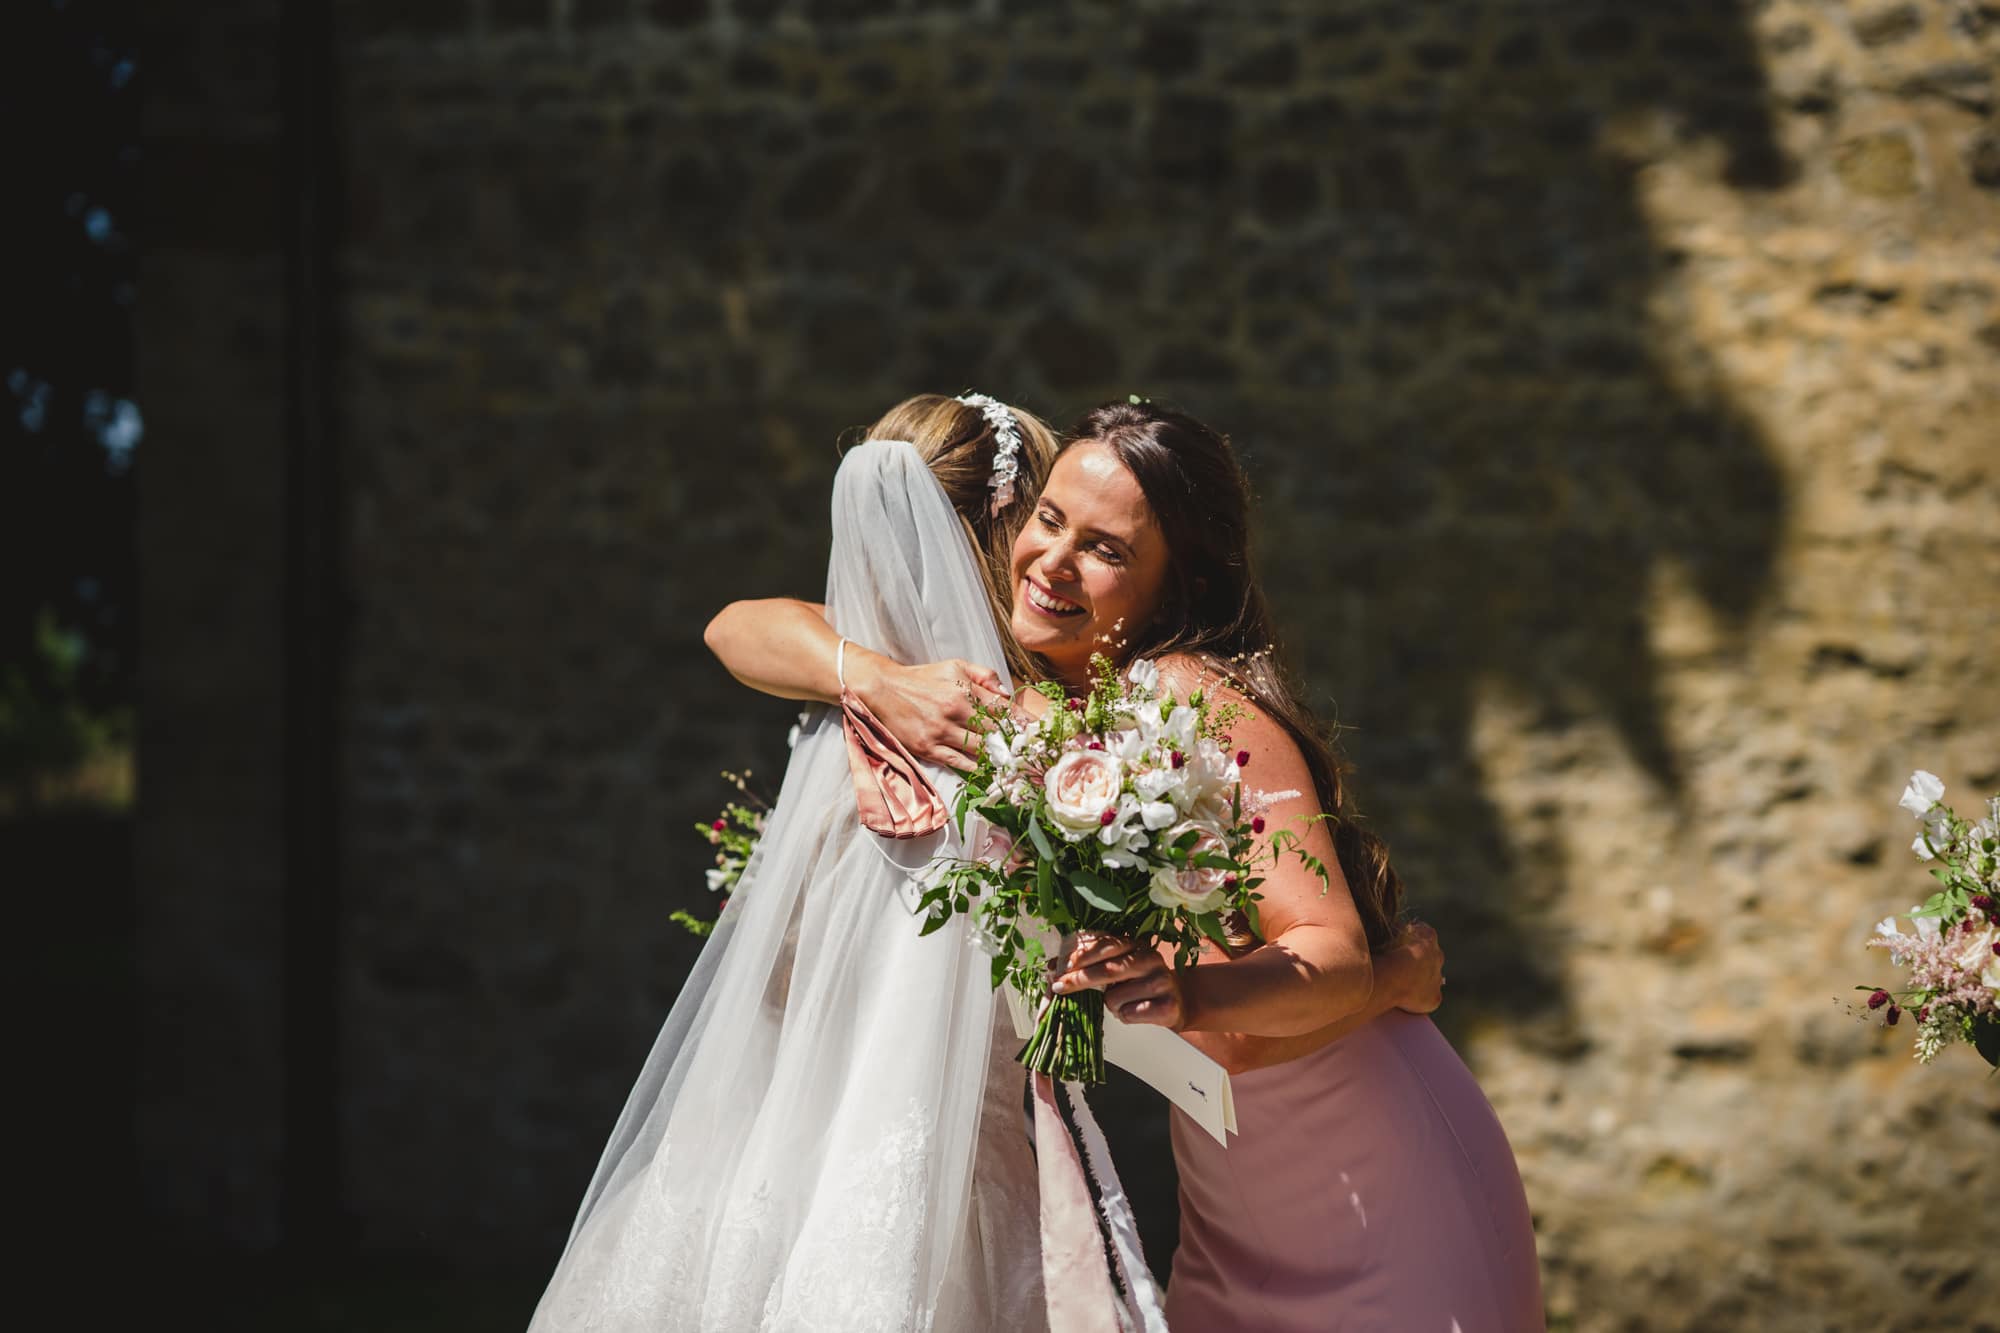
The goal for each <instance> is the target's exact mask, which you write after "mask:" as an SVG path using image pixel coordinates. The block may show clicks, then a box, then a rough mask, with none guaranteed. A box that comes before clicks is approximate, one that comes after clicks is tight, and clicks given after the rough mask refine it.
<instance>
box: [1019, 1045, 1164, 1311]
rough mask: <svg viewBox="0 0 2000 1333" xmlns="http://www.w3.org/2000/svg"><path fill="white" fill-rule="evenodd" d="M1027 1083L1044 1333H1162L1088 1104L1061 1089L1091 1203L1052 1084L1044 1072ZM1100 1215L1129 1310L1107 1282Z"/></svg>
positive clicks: (1125, 1205) (1134, 1227) (1132, 1227)
mask: <svg viewBox="0 0 2000 1333" xmlns="http://www.w3.org/2000/svg"><path fill="white" fill-rule="evenodd" d="M1033 1081H1034V1089H1035V1156H1036V1159H1037V1161H1038V1162H1039V1166H1040V1172H1041V1193H1042V1289H1043V1291H1044V1292H1046V1293H1047V1297H1048V1309H1049V1333H1126V1331H1127V1330H1131V1329H1135V1328H1139V1329H1144V1330H1145V1333H1167V1316H1166V1311H1165V1309H1164V1308H1163V1307H1162V1304H1161V1301H1160V1289H1159V1286H1158V1284H1156V1283H1155V1282H1154V1281H1153V1274H1152V1272H1151V1271H1150V1270H1148V1269H1147V1267H1146V1259H1145V1255H1144V1254H1143V1253H1142V1252H1141V1251H1140V1249H1139V1227H1138V1223H1137V1222H1136V1221H1135V1220H1134V1219H1133V1217H1132V1207H1131V1204H1130V1203H1129V1202H1128V1201H1127V1200H1126V1198H1125V1189H1124V1186H1123V1185H1122V1184H1121V1183H1120V1182H1119V1180H1118V1172H1117V1171H1116V1170H1115V1169H1114V1168H1113V1167H1112V1165H1111V1150H1110V1147H1109V1145H1107V1144H1106V1143H1105V1142H1104V1131H1103V1130H1102V1129H1100V1128H1099V1127H1098V1124H1097V1118H1096V1117H1095V1116H1093V1115H1092V1114H1091V1113H1090V1104H1089V1103H1088V1102H1086V1101H1085V1100H1084V1098H1083V1094H1082V1093H1081V1092H1080V1091H1079V1090H1078V1088H1077V1085H1076V1084H1074V1083H1066V1084H1064V1085H1063V1090H1064V1092H1065V1093H1067V1094H1068V1096H1069V1105H1070V1112H1071V1114H1072V1115H1074V1116H1075V1117H1076V1126H1077V1133H1078V1135H1079V1136H1080V1137H1081V1138H1082V1140H1083V1147H1084V1151H1085V1152H1086V1153H1087V1154H1088V1155H1089V1157H1090V1170H1091V1174H1092V1175H1094V1176H1096V1177H1097V1186H1098V1198H1097V1202H1096V1203H1095V1204H1093V1203H1092V1202H1091V1197H1090V1182H1089V1180H1087V1179H1086V1178H1085V1176H1084V1171H1083V1160H1082V1158H1081V1157H1080V1156H1079V1155H1078V1153H1077V1144H1076V1140H1075V1139H1072V1138H1071V1137H1070V1132H1069V1126H1067V1125H1065V1124H1064V1123H1063V1118H1062V1112H1061V1111H1059V1110H1057V1108H1056V1089H1055V1082H1054V1081H1053V1080H1052V1079H1050V1077H1049V1076H1048V1075H1047V1074H1036V1075H1034V1080H1033ZM1100 1216H1101V1217H1102V1218H1103V1220H1104V1226H1105V1231H1106V1232H1108V1233H1109V1234H1110V1236H1111V1244H1112V1250H1113V1252H1114V1256H1115V1258H1116V1262H1117V1265H1118V1272H1119V1275H1120V1277H1122V1278H1123V1280H1124V1283H1125V1290H1126V1292H1127V1293H1128V1294H1129V1296H1130V1303H1129V1304H1128V1303H1127V1301H1126V1300H1125V1299H1124V1298H1121V1297H1120V1296H1119V1294H1118V1291H1117V1289H1116V1288H1115V1287H1113V1285H1112V1283H1111V1265H1110V1263H1109V1262H1107V1259H1106V1256H1105V1253H1104V1242H1103V1233H1100V1232H1099V1230H1098V1225H1097V1224H1098V1219H1099V1217H1100Z"/></svg>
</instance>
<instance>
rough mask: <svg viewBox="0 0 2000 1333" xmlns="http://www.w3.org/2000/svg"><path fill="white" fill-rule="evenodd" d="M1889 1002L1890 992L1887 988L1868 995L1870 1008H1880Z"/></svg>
mask: <svg viewBox="0 0 2000 1333" xmlns="http://www.w3.org/2000/svg"><path fill="white" fill-rule="evenodd" d="M1887 1003H1889V992H1888V991H1885V990H1878V991H1876V992H1875V993H1874V994H1873V995H1871V996H1869V997H1868V1007H1869V1008H1870V1009H1880V1008H1881V1007H1882V1006H1883V1005H1885V1004H1887Z"/></svg>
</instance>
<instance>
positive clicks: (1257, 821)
mask: <svg viewBox="0 0 2000 1333" xmlns="http://www.w3.org/2000/svg"><path fill="white" fill-rule="evenodd" d="M1250 831H1251V832H1252V833H1262V832H1263V831H1264V816H1262V815H1256V816H1254V817H1253V818H1252V819H1251V820H1250Z"/></svg>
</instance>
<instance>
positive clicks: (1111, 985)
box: [1052, 931, 1187, 1031]
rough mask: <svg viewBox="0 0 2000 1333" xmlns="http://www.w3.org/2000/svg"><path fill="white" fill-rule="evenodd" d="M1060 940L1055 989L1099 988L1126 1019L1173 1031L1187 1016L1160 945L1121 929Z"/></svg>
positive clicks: (1174, 975) (1178, 982)
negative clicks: (1118, 932)
mask: <svg viewBox="0 0 2000 1333" xmlns="http://www.w3.org/2000/svg"><path fill="white" fill-rule="evenodd" d="M1063 946H1064V947H1063V949H1062V953H1061V958H1060V961H1061V964H1062V968H1063V970H1062V971H1061V972H1059V973H1058V974H1057V976H1056V978H1055V981H1054V982H1053V983H1052V988H1053V989H1054V990H1055V992H1056V993H1057V994H1059V995H1065V994H1069V993H1070V992H1073V991H1080V990H1101V991H1103V992H1104V1007H1105V1009H1106V1010H1108V1011H1109V1012H1111V1013H1112V1014H1114V1015H1116V1016H1117V1017H1118V1018H1119V1019H1120V1020H1121V1021H1122V1022H1126V1023H1152V1024H1156V1025H1158V1026H1160V1027H1163V1028H1172V1029H1174V1030H1176V1031H1178V1030H1179V1029H1180V1028H1181V1026H1182V1025H1183V1024H1184V1023H1186V1022H1187V1009H1186V996H1185V994H1184V993H1183V991H1182V990H1181V980H1180V976H1179V974H1178V973H1176V972H1175V971H1174V969H1173V966H1172V965H1171V964H1170V963H1168V962H1167V960H1166V959H1165V958H1164V957H1162V956H1161V954H1160V952H1159V950H1157V949H1151V948H1147V947H1146V946H1144V945H1142V944H1140V943H1138V942H1137V941H1136V940H1130V939H1127V938H1126V937H1124V936H1123V935H1100V934H1096V933H1095V932H1092V931H1084V932H1082V933H1080V934H1078V935H1077V936H1076V937H1075V939H1074V940H1064V941H1063Z"/></svg>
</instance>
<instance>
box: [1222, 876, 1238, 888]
mask: <svg viewBox="0 0 2000 1333" xmlns="http://www.w3.org/2000/svg"><path fill="white" fill-rule="evenodd" d="M1222 887H1223V888H1225V889H1233V888H1235V887H1236V876H1234V875H1224V876H1223V877H1222Z"/></svg>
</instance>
